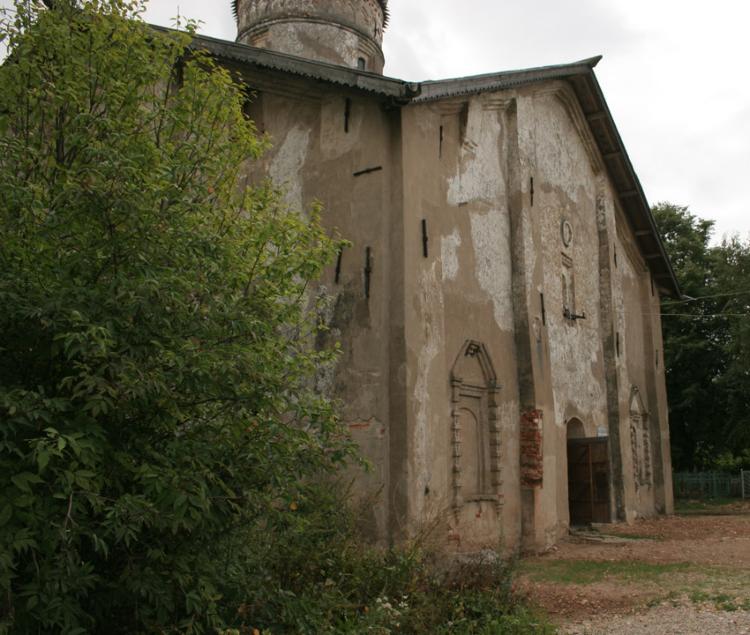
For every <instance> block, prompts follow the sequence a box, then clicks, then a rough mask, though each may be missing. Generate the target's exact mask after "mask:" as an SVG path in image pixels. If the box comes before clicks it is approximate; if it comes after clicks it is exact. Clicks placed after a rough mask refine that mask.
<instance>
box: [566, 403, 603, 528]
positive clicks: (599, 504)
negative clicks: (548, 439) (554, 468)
mask: <svg viewBox="0 0 750 635" xmlns="http://www.w3.org/2000/svg"><path fill="white" fill-rule="evenodd" d="M567 447H568V506H569V510H570V524H571V526H581V525H589V524H591V523H608V522H610V510H609V448H608V439H607V437H594V438H587V437H586V430H585V427H584V425H583V422H582V421H581V420H580V419H575V418H574V419H570V421H568V423H567Z"/></svg>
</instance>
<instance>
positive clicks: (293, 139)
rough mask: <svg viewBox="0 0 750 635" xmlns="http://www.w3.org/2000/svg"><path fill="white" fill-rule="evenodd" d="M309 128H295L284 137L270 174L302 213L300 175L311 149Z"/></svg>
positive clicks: (285, 195) (288, 201) (289, 202)
mask: <svg viewBox="0 0 750 635" xmlns="http://www.w3.org/2000/svg"><path fill="white" fill-rule="evenodd" d="M310 134H311V130H310V129H309V128H303V127H301V126H299V125H298V126H295V127H294V128H292V129H291V130H289V132H287V134H286V136H285V137H284V141H283V142H281V143H280V144H279V146H278V150H277V151H276V156H275V157H274V158H273V161H272V163H271V167H270V169H269V174H270V176H271V178H272V179H273V181H274V183H275V184H276V185H277V186H280V187H282V188H284V190H285V194H284V198H285V200H286V202H287V204H288V205H289V206H290V207H292V208H293V209H296V210H299V211H302V209H303V201H302V180H301V179H300V173H301V171H302V167H303V166H304V165H305V163H306V162H307V153H308V149H309V147H310Z"/></svg>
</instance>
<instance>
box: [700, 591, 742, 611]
mask: <svg viewBox="0 0 750 635" xmlns="http://www.w3.org/2000/svg"><path fill="white" fill-rule="evenodd" d="M689 597H690V601H691V602H693V603H694V604H707V603H710V604H713V605H714V606H716V608H717V609H719V610H721V611H730V612H734V611H750V598H739V597H735V596H732V595H729V594H727V593H708V592H706V591H693V592H692V593H690V595H689Z"/></svg>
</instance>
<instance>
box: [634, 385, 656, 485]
mask: <svg viewBox="0 0 750 635" xmlns="http://www.w3.org/2000/svg"><path fill="white" fill-rule="evenodd" d="M630 444H631V449H632V454H633V477H634V479H635V486H636V487H642V486H644V485H651V483H652V474H651V432H650V430H649V420H648V410H646V406H645V404H644V403H643V398H642V397H641V391H640V390H639V389H638V388H637V387H636V386H633V388H632V389H631V391H630Z"/></svg>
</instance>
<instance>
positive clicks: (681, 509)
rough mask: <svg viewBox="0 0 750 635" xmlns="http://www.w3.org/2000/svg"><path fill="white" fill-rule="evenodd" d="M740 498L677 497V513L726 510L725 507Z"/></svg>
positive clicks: (738, 500)
mask: <svg viewBox="0 0 750 635" xmlns="http://www.w3.org/2000/svg"><path fill="white" fill-rule="evenodd" d="M740 501H741V499H739V498H709V499H700V500H699V499H684V498H681V499H677V500H675V513H676V514H691V513H700V512H712V511H724V508H726V507H729V506H730V505H734V504H736V503H738V502H740Z"/></svg>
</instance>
